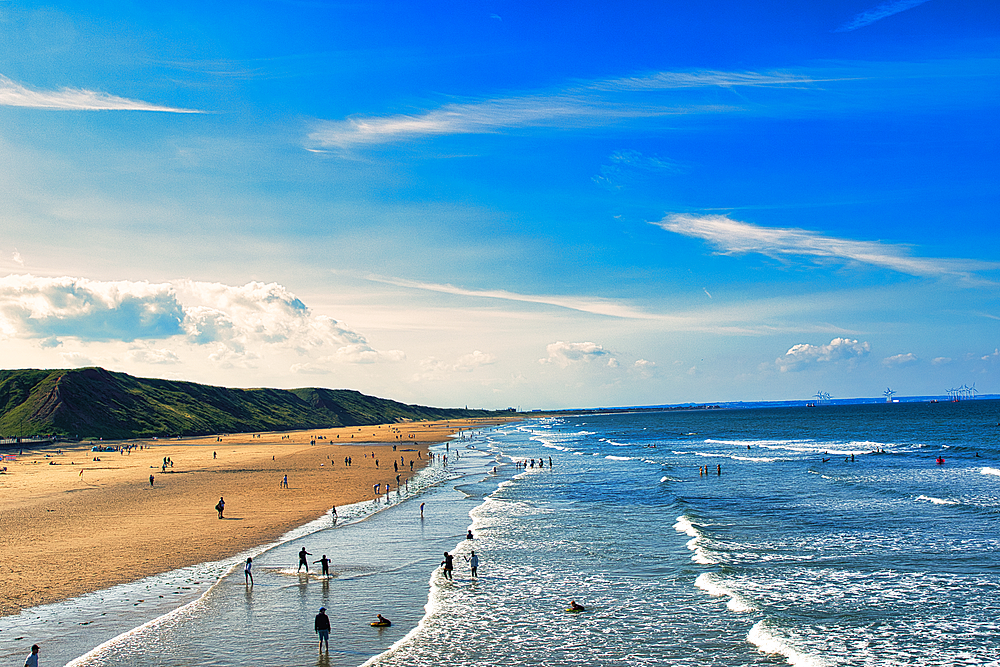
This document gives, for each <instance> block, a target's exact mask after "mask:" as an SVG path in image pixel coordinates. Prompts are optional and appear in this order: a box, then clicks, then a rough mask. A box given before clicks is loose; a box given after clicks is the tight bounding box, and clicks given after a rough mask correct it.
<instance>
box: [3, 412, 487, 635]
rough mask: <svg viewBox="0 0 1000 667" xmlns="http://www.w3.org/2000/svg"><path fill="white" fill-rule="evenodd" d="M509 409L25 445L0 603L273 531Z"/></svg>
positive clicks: (390, 477) (11, 497)
mask: <svg viewBox="0 0 1000 667" xmlns="http://www.w3.org/2000/svg"><path fill="white" fill-rule="evenodd" d="M502 421H506V420H496V419H493V420H451V421H438V422H414V423H405V424H390V425H382V426H364V427H347V428H336V429H319V430H313V431H293V432H287V433H263V434H259V436H258V435H256V434H239V435H224V436H208V437H202V438H185V439H183V440H131V441H123V442H129V443H135V444H136V445H137V448H136V449H133V450H132V452H131V453H129V454H120V453H118V452H92V451H91V444H90V443H87V444H85V445H83V444H73V445H67V444H66V443H62V444H60V445H54V446H48V447H45V448H40V449H36V450H30V451H29V450H27V449H25V450H24V454H23V455H22V456H19V457H18V459H17V460H16V461H5V462H3V463H0V468H2V467H3V466H6V467H7V472H6V473H5V474H0V535H2V536H3V539H2V540H0V572H2V576H0V616H5V615H10V614H16V613H17V612H18V611H20V610H21V609H23V608H26V607H32V606H35V605H39V604H45V603H50V602H56V601H58V600H63V599H67V598H70V597H74V596H77V595H81V594H83V593H87V592H90V591H95V590H101V589H103V588H107V587H109V586H113V585H116V584H121V583H126V582H129V581H135V580H138V579H142V578H143V577H147V576H150V575H153V574H159V573H161V572H167V571H170V570H174V569H176V568H179V567H184V566H187V565H194V564H196V563H201V562H205V561H213V560H219V559H222V558H225V557H227V556H230V555H233V554H235V553H238V552H240V551H242V550H244V549H247V548H250V547H253V546H257V545H261V544H266V543H268V542H271V541H273V540H275V539H277V538H278V537H280V536H281V535H283V534H284V533H286V532H287V531H289V530H291V529H292V528H295V527H297V526H300V525H303V524H305V523H308V522H309V521H312V520H314V519H316V518H318V517H320V516H322V515H323V514H324V513H326V512H327V511H329V509H330V508H331V507H332V506H334V505H346V504H350V503H355V502H360V501H363V500H370V499H372V498H374V497H375V494H374V491H373V489H372V486H373V485H374V484H382V485H383V486H382V491H383V493H384V491H385V484H386V483H390V484H392V487H393V488H395V486H396V475H397V474H399V475H402V477H401V478H400V479H401V481H402V480H405V479H407V478H408V477H409V476H410V466H409V462H410V461H411V460H412V461H413V472H416V471H417V470H419V469H420V468H421V467H423V466H424V465H425V464H426V462H427V448H428V446H429V445H430V444H433V443H437V442H441V441H443V440H445V439H447V437H448V436H449V435H450V434H452V433H454V432H456V431H457V430H459V429H465V428H474V427H479V426H486V425H490V424H497V423H501V422H502ZM338 436H339V437H338ZM313 443H315V444H313ZM102 444H119V443H102ZM138 446H141V447H143V449H138ZM393 446H395V447H396V448H397V451H395V452H393V449H392V448H393ZM16 451H17V450H13V452H14V453H16ZM60 451H61V453H59V452H60ZM11 452H12V450H10V449H6V450H3V453H11ZM213 453H214V457H213ZM348 456H349V457H351V458H352V465H351V466H350V467H347V466H345V465H344V458H345V457H348ZM400 456H402V457H403V459H404V461H405V463H404V465H401V466H399V470H398V472H397V471H394V469H393V463H394V462H396V463H397V464H398V463H399V457H400ZM95 457H97V458H99V459H100V460H99V461H95V460H94V458H95ZM164 457H166V458H169V459H170V460H171V461H173V465H172V466H168V467H167V469H166V471H163V470H162V464H163V459H164ZM376 460H378V462H379V464H378V467H376V464H375V461H376ZM81 471H82V473H83V474H82V475H81V474H80V473H81ZM151 474H152V475H153V477H154V479H153V484H152V485H150V482H149V476H150V475H151ZM284 475H288V488H287V489H284V488H281V481H282V478H283V476H284ZM220 497H224V498H225V500H226V507H225V512H224V517H225V518H224V519H222V520H220V519H219V518H218V514H217V512H216V511H215V509H214V506H215V504H216V503H217V502H218V500H219V498H220Z"/></svg>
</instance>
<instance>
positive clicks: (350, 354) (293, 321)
mask: <svg viewBox="0 0 1000 667" xmlns="http://www.w3.org/2000/svg"><path fill="white" fill-rule="evenodd" d="M0 337H8V338H9V337H17V338H28V339H31V338H37V339H41V340H42V343H41V344H42V346H43V347H46V346H52V345H58V344H59V338H74V339H76V340H79V341H80V342H83V343H94V342H125V343H130V342H133V341H138V340H143V341H154V340H155V341H169V342H170V345H171V346H172V347H162V348H158V349H156V350H154V349H153V348H152V347H144V348H134V349H133V350H131V351H130V352H129V356H128V358H129V359H130V360H132V361H137V362H143V363H160V364H164V363H176V362H177V361H178V360H179V357H177V355H176V351H174V349H173V348H176V347H177V346H193V347H195V348H206V349H207V350H208V351H209V352H208V355H207V356H208V358H209V359H210V360H212V361H214V362H216V363H218V364H220V365H223V366H249V365H252V364H253V362H254V361H255V360H258V359H260V358H261V357H262V354H263V353H264V351H265V350H285V351H289V352H293V353H296V354H298V355H301V356H304V357H307V358H309V359H310V361H311V362H312V363H330V362H335V363H375V362H382V361H399V360H401V359H402V358H404V357H405V355H404V354H403V352H401V351H399V350H389V351H380V350H377V349H375V348H374V347H372V346H371V345H370V344H369V342H368V340H367V339H366V338H365V336H364V335H362V334H360V333H358V332H357V331H354V330H353V329H351V328H350V327H348V326H347V325H345V324H344V323H343V322H339V321H337V320H335V319H333V318H331V317H327V316H325V315H315V314H313V313H312V312H311V311H310V310H309V308H308V307H306V305H305V304H304V303H303V302H302V301H301V300H300V299H298V298H297V297H296V296H295V295H294V294H292V293H291V292H290V291H289V290H287V289H286V288H284V287H283V286H281V285H278V284H277V283H260V282H251V283H247V284H246V285H242V286H232V285H224V284H221V283H204V282H194V281H177V282H171V283H160V284H151V283H146V282H129V281H118V282H101V281H92V280H87V279H85V278H69V277H64V278H36V277H34V276H30V275H11V276H7V277H6V278H0ZM57 337H59V338H57ZM171 355H173V356H171Z"/></svg>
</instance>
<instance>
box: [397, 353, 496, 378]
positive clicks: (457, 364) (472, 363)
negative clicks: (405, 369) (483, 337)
mask: <svg viewBox="0 0 1000 667" xmlns="http://www.w3.org/2000/svg"><path fill="white" fill-rule="evenodd" d="M496 360H497V357H496V355H495V354H490V353H488V352H482V351H480V350H474V351H472V352H470V353H469V354H463V355H462V356H461V357H459V358H458V359H456V360H455V361H453V362H445V361H442V360H440V359H437V358H436V357H428V358H426V359H421V360H420V373H417V374H416V375H414V377H413V380H414V381H421V380H437V379H441V378H444V377H447V376H450V375H452V374H454V373H471V372H473V371H474V370H476V369H477V368H481V367H483V366H490V365H492V364H494V363H496Z"/></svg>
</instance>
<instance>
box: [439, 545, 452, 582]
mask: <svg viewBox="0 0 1000 667" xmlns="http://www.w3.org/2000/svg"><path fill="white" fill-rule="evenodd" d="M441 565H442V566H444V578H445V579H449V580H451V579H452V576H451V572H452V570H454V569H455V557H454V556H452V555H451V554H450V553H448V552H447V551H445V552H444V560H443V561H441Z"/></svg>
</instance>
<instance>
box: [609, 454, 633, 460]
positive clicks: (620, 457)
mask: <svg viewBox="0 0 1000 667" xmlns="http://www.w3.org/2000/svg"><path fill="white" fill-rule="evenodd" d="M604 458H606V459H610V460H612V461H631V460H632V457H631V456H612V455H611V454H608V455H607V456H605V457H604Z"/></svg>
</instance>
